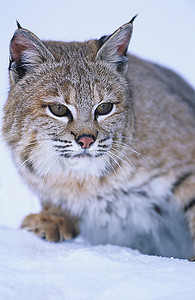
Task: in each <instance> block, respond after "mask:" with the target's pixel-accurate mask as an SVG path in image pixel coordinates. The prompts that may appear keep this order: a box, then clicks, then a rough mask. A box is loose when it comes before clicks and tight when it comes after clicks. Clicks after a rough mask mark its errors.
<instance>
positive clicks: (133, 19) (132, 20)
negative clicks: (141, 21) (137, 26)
mask: <svg viewBox="0 0 195 300" xmlns="http://www.w3.org/2000/svg"><path fill="white" fill-rule="evenodd" d="M137 16H138V14H136V15H135V16H134V17H133V18H132V19H131V20H130V22H129V23H131V24H133V22H134V21H135V19H136V18H137Z"/></svg>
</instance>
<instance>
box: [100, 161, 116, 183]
mask: <svg viewBox="0 0 195 300" xmlns="http://www.w3.org/2000/svg"><path fill="white" fill-rule="evenodd" d="M103 157H104V159H105V161H106V162H107V164H108V165H109V166H110V167H111V169H112V170H113V172H114V174H115V176H116V179H117V181H118V184H119V185H120V181H119V178H118V175H117V173H116V171H115V169H114V167H113V166H112V164H111V163H110V162H109V160H108V159H107V158H106V157H105V156H103Z"/></svg>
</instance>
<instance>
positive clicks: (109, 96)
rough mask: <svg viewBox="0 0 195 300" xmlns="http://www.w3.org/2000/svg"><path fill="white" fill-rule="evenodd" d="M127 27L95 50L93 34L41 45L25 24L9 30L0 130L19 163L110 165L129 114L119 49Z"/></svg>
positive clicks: (49, 168)
mask: <svg viewBox="0 0 195 300" xmlns="http://www.w3.org/2000/svg"><path fill="white" fill-rule="evenodd" d="M128 24H130V23H128ZM130 32H131V26H130V27H129V26H127V28H126V30H125V32H123V30H122V33H123V34H122V36H124V38H123V39H122V38H121V33H120V39H119V44H120V45H115V43H116V42H115V43H114V42H113V41H112V38H109V39H108V41H109V40H110V39H111V41H110V46H109V45H107V43H108V41H106V42H105V44H103V46H101V47H100V49H99V50H98V47H97V45H98V42H97V41H91V42H90V44H89V43H87V42H86V43H55V42H45V43H44V44H43V43H42V42H41V41H40V40H38V38H37V37H35V36H34V35H33V34H32V33H30V32H28V31H26V30H23V29H21V28H20V29H18V31H16V34H15V36H14V37H13V39H12V43H11V56H12V61H11V67H10V80H11V90H10V94H9V98H8V101H7V104H6V106H5V115H4V116H5V117H4V135H5V136H6V139H7V141H8V143H9V144H10V146H11V148H12V152H13V156H14V159H15V161H16V164H17V165H18V167H19V168H21V170H25V171H28V172H31V173H34V174H36V175H37V176H46V175H47V174H52V173H54V174H58V175H59V174H60V172H63V173H64V172H68V173H72V172H81V173H83V174H84V175H93V176H101V175H102V174H103V173H104V172H106V171H107V170H109V168H112V164H111V162H110V161H111V160H112V163H113V161H114V162H116V161H117V159H113V157H112V148H113V147H114V144H117V140H120V139H121V136H122V133H123V131H124V128H125V127H126V126H127V121H128V122H129V117H130V118H132V119H133V117H132V115H131V113H130V114H129V111H131V101H130V94H129V88H128V85H127V82H126V80H125V78H124V69H125V66H126V60H125V58H124V53H123V52H124V50H125V51H126V48H127V44H128V42H129V38H130ZM127 35H128V39H127ZM114 39H116V37H115V35H114ZM124 39H125V41H124ZM121 45H122V46H121ZM119 46H120V47H119ZM104 47H105V50H104V49H103V50H104V51H102V48H104ZM109 47H110V48H111V49H109ZM113 47H114V50H113V49H112V48H113ZM117 47H118V49H119V50H120V53H119V54H116V53H115V52H116V51H115V48H117ZM121 47H123V48H124V49H122V50H121ZM86 49H87V51H86ZM92 49H93V50H92ZM94 49H95V50H94ZM93 51H94V53H93ZM114 51H115V52H114ZM121 51H122V52H121ZM105 52H106V54H105ZM110 52H113V54H112V53H110ZM59 53H60V54H59ZM92 54H93V55H92ZM104 56H106V57H107V60H106V58H103V57H104ZM90 57H91V58H90ZM111 58H112V59H113V61H112V62H111V61H109V60H111ZM127 112H128V113H127ZM111 157H112V159H111Z"/></svg>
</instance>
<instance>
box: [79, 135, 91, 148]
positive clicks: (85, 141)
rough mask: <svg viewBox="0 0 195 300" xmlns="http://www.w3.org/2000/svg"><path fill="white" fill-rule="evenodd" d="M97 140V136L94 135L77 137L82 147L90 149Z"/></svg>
mask: <svg viewBox="0 0 195 300" xmlns="http://www.w3.org/2000/svg"><path fill="white" fill-rule="evenodd" d="M94 142H95V137H94V136H93V135H81V136H80V137H78V139H77V143H78V144H79V145H80V146H81V148H82V149H89V148H90V146H91V145H92V144H93V143H94Z"/></svg>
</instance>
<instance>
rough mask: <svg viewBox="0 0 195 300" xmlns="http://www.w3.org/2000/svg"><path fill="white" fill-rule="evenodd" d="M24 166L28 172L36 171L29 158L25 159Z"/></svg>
mask: <svg viewBox="0 0 195 300" xmlns="http://www.w3.org/2000/svg"><path fill="white" fill-rule="evenodd" d="M25 166H26V168H27V169H28V170H29V172H30V173H35V172H36V171H35V168H34V166H33V163H32V161H29V160H28V161H26V163H25Z"/></svg>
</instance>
